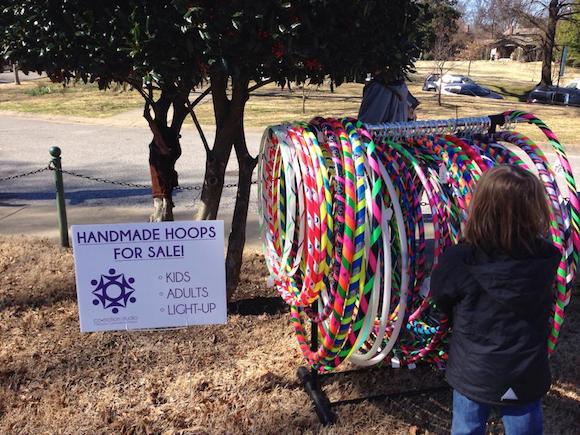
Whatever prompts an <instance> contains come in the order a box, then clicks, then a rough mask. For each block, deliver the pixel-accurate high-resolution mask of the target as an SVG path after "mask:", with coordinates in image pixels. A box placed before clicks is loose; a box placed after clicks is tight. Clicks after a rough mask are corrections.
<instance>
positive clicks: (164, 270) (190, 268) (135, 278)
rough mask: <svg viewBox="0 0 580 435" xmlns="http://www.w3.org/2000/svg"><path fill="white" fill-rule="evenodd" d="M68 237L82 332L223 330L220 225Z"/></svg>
mask: <svg viewBox="0 0 580 435" xmlns="http://www.w3.org/2000/svg"><path fill="white" fill-rule="evenodd" d="M72 232H73V251H74V259H75V273H76V284H77V297H78V305H79V316H80V326H81V332H90V331H113V330H129V329H144V328H166V327H181V326H191V325H201V324H215V323H226V319H227V305H226V285H225V263H224V227H223V221H199V222H194V221H180V222H157V223H139V224H114V225H73V227H72Z"/></svg>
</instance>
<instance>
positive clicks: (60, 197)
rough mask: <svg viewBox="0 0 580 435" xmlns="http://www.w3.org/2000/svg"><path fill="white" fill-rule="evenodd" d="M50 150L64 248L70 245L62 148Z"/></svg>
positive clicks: (59, 225) (61, 242)
mask: <svg viewBox="0 0 580 435" xmlns="http://www.w3.org/2000/svg"><path fill="white" fill-rule="evenodd" d="M48 152H49V153H50V155H51V157H52V159H51V160H50V161H51V163H52V167H53V170H54V186H55V188H56V211H57V213H58V227H59V229H60V245H61V246H62V247H64V248H68V247H69V246H70V244H69V240H68V222H67V219H66V204H65V200H64V183H63V181H62V171H61V170H62V165H61V162H60V154H61V151H60V148H59V147H51V148H50V149H49V150H48Z"/></svg>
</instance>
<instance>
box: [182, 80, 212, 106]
mask: <svg viewBox="0 0 580 435" xmlns="http://www.w3.org/2000/svg"><path fill="white" fill-rule="evenodd" d="M210 92H211V86H210V87H208V88H207V89H206V90H205V91H203V92H202V93H201V94H200V95H199V96H198V97H197V98H196V99H195V100H193V102H192V103H190V102H189V98H188V99H187V106H188V107H189V109H190V110H191V109H193V108H194V107H195V106H197V104H198V103H199V102H200V101H201V100H203V99H204V98H205V97H206V96H207V95H208V94H209V93H210Z"/></svg>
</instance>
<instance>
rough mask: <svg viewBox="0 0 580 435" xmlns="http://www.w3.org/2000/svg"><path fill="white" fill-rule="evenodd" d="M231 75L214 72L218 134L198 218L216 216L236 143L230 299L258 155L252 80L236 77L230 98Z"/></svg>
mask: <svg viewBox="0 0 580 435" xmlns="http://www.w3.org/2000/svg"><path fill="white" fill-rule="evenodd" d="M227 79H228V78H227V75H225V74H223V73H214V74H212V75H211V88H212V99H213V105H214V113H215V118H216V138H215V141H214V146H213V148H212V149H211V150H209V149H207V150H206V152H207V161H206V167H205V168H206V172H205V177H204V182H203V189H202V193H201V204H200V208H199V209H198V212H197V214H196V219H216V218H217V214H218V210H219V203H220V199H221V195H222V191H223V185H224V177H225V171H226V167H227V164H228V161H229V158H230V154H231V151H232V147H235V150H236V156H237V160H238V165H239V174H238V191H237V196H236V205H235V207H234V215H233V218H232V230H231V232H230V235H229V238H228V251H227V255H226V280H227V283H226V287H227V293H228V299H229V298H231V296H232V295H233V293H234V291H235V289H236V287H237V285H238V283H239V279H240V270H241V265H242V258H243V252H244V245H245V243H246V221H247V215H248V206H249V202H250V200H249V198H250V190H251V183H252V173H253V171H254V168H255V167H256V164H257V159H254V158H252V157H251V156H250V155H249V153H248V149H247V146H246V140H245V136H244V124H243V118H244V109H245V105H246V101H247V100H248V97H249V91H248V85H249V80H247V79H245V78H239V77H238V78H234V79H232V97H231V99H228V98H227V94H226V85H227Z"/></svg>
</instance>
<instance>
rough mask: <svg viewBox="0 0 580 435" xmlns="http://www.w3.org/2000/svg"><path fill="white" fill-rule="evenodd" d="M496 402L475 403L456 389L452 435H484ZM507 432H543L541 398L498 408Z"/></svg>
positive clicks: (510, 434)
mask: <svg viewBox="0 0 580 435" xmlns="http://www.w3.org/2000/svg"><path fill="white" fill-rule="evenodd" d="M492 407H493V405H487V404H485V403H479V402H474V401H473V400H471V399H468V398H467V397H465V396H464V395H462V394H461V393H459V392H457V391H456V390H453V422H452V424H451V434H452V435H485V425H486V423H487V418H488V417H489V412H490V410H491V408H492ZM499 410H500V413H501V419H502V421H503V426H504V428H505V433H506V435H542V434H543V433H544V430H543V417H542V404H541V402H540V400H536V401H535V402H531V403H526V404H524V405H514V406H510V405H504V406H500V407H499Z"/></svg>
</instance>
